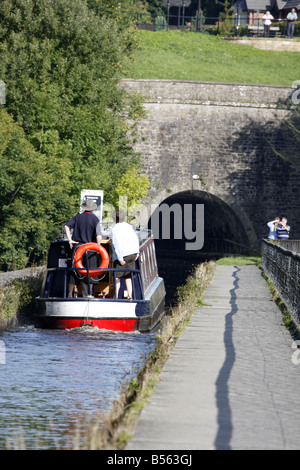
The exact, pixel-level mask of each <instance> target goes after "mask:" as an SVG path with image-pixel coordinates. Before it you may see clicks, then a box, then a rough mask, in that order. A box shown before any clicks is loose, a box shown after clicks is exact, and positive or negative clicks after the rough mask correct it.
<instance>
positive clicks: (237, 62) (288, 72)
mask: <svg viewBox="0 0 300 470" xmlns="http://www.w3.org/2000/svg"><path fill="white" fill-rule="evenodd" d="M136 34H137V36H138V39H139V44H140V45H139V49H138V50H137V51H136V52H135V55H134V57H133V61H132V63H131V64H130V65H129V66H128V69H127V71H126V74H125V76H126V78H135V79H139V78H140V79H141V78H144V79H146V78H151V79H172V80H199V81H215V82H236V83H263V84H274V85H291V84H292V83H293V82H294V81H295V80H298V79H299V78H300V60H299V53H298V52H286V51H284V52H277V51H263V50H259V49H255V48H253V47H251V46H246V45H241V44H236V43H234V42H231V41H228V40H224V39H220V38H219V37H215V36H210V35H208V34H199V33H191V32H188V33H186V32H180V31H157V32H151V31H142V30H141V31H137V32H136Z"/></svg>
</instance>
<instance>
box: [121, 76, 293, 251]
mask: <svg viewBox="0 0 300 470" xmlns="http://www.w3.org/2000/svg"><path fill="white" fill-rule="evenodd" d="M122 86H124V87H125V88H126V89H127V90H128V91H129V92H137V93H140V94H142V95H143V97H144V99H143V101H144V106H145V109H146V110H147V117H146V118H145V119H143V120H142V121H141V122H140V123H139V126H138V133H139V136H140V139H139V141H138V143H137V144H136V146H135V149H136V150H137V151H138V152H140V153H141V155H142V158H143V161H144V170H145V173H146V174H147V175H148V176H149V177H150V179H151V193H150V198H149V201H150V200H151V203H152V204H153V203H157V204H160V203H162V202H163V201H164V200H165V199H166V198H167V197H169V196H170V195H175V194H179V193H181V192H184V191H191V190H193V191H199V194H201V193H200V192H205V193H206V194H208V195H210V196H211V197H215V198H216V201H217V200H218V199H220V200H222V201H223V202H225V203H226V204H227V205H228V206H229V207H230V208H231V209H232V210H233V211H234V213H235V214H236V215H237V217H238V218H239V220H240V221H241V224H242V225H243V227H244V229H245V231H246V233H247V234H248V237H249V241H250V243H251V245H252V246H253V247H254V246H256V247H257V246H259V241H260V239H261V238H263V237H265V236H267V233H268V232H267V227H266V223H267V222H268V221H269V220H271V219H273V218H274V217H275V216H276V215H277V214H278V215H279V216H280V217H282V216H286V217H287V218H288V221H289V224H290V225H291V227H292V231H291V238H294V239H295V238H300V197H299V195H300V166H298V167H296V165H295V166H294V165H292V164H291V163H289V162H288V161H287V160H285V159H284V158H282V157H281V156H279V155H278V154H276V153H275V152H274V149H275V150H278V149H279V150H280V151H281V150H282V149H283V150H286V149H288V151H289V153H290V154H292V155H293V156H294V157H295V155H296V154H297V153H299V148H298V147H299V144H298V143H297V142H295V141H294V140H293V139H292V135H291V132H290V130H289V129H287V127H286V126H285V123H286V120H287V119H289V118H290V117H291V116H292V113H293V110H292V101H291V95H292V93H293V91H294V90H293V89H292V87H286V86H272V85H245V84H235V83H211V82H191V81H174V80H130V79H126V80H123V81H122ZM193 175H198V177H199V179H197V180H195V179H193Z"/></svg>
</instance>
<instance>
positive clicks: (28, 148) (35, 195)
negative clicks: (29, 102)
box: [0, 107, 74, 270]
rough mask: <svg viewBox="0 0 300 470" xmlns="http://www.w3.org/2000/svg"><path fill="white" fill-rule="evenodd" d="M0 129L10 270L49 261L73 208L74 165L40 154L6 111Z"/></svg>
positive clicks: (1, 260) (1, 238) (0, 205)
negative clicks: (70, 194)
mask: <svg viewBox="0 0 300 470" xmlns="http://www.w3.org/2000/svg"><path fill="white" fill-rule="evenodd" d="M0 128H1V133H0V194H1V198H0V253H1V255H0V270H11V269H18V268H23V267H25V266H26V265H27V264H28V263H29V264H31V263H33V262H35V263H38V262H40V261H42V260H44V257H45V254H46V252H47V249H48V245H49V239H50V240H52V239H53V238H54V237H55V236H56V235H57V233H58V231H60V230H61V225H62V223H63V221H64V217H65V214H66V213H68V212H69V211H72V210H74V207H73V206H72V201H71V199H70V197H68V189H69V187H70V178H69V176H70V175H69V171H70V165H69V166H66V163H65V162H62V161H61V160H60V159H59V158H57V157H56V156H55V155H47V156H46V155H45V154H41V153H39V152H36V151H35V149H34V148H33V146H32V145H31V144H30V142H28V140H27V139H26V136H25V133H24V131H23V130H22V129H21V127H20V126H18V125H17V124H16V123H15V122H14V121H13V119H12V117H11V116H10V115H9V114H8V113H7V112H6V110H5V109H4V108H3V107H0Z"/></svg>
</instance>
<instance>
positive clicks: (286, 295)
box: [262, 240, 300, 323]
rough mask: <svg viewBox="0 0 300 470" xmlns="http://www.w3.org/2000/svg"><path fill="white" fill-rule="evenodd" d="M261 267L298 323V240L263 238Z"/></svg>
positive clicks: (299, 256) (299, 247)
mask: <svg viewBox="0 0 300 470" xmlns="http://www.w3.org/2000/svg"><path fill="white" fill-rule="evenodd" d="M262 267H263V270H264V271H265V273H266V274H267V275H268V276H269V277H270V279H271V280H272V281H273V284H274V286H275V287H276V289H277V291H278V293H279V295H280V297H281V298H282V300H283V301H284V303H285V304H286V306H287V307H288V309H289V310H290V313H291V314H292V315H293V317H294V318H295V320H296V321H297V323H300V302H299V300H300V282H299V281H300V240H284V241H283V240H281V241H280V242H277V241H276V242H271V241H268V240H263V243H262Z"/></svg>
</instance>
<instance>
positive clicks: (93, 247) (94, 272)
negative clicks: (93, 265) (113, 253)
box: [74, 243, 109, 277]
mask: <svg viewBox="0 0 300 470" xmlns="http://www.w3.org/2000/svg"><path fill="white" fill-rule="evenodd" d="M86 251H97V252H98V253H99V254H100V256H101V264H100V266H99V267H98V269H89V276H91V277H97V276H100V275H101V274H103V273H104V270H105V269H106V268H107V267H108V265H109V256H108V253H107V251H106V249H105V248H104V247H103V246H102V245H98V243H85V244H84V245H80V246H79V247H78V248H77V250H76V252H75V255H74V265H75V268H78V272H79V273H80V274H82V275H83V276H87V269H86V268H85V267H84V266H83V264H82V257H83V255H84V254H85V252H86ZM99 269H104V270H103V271H98V270H99Z"/></svg>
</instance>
